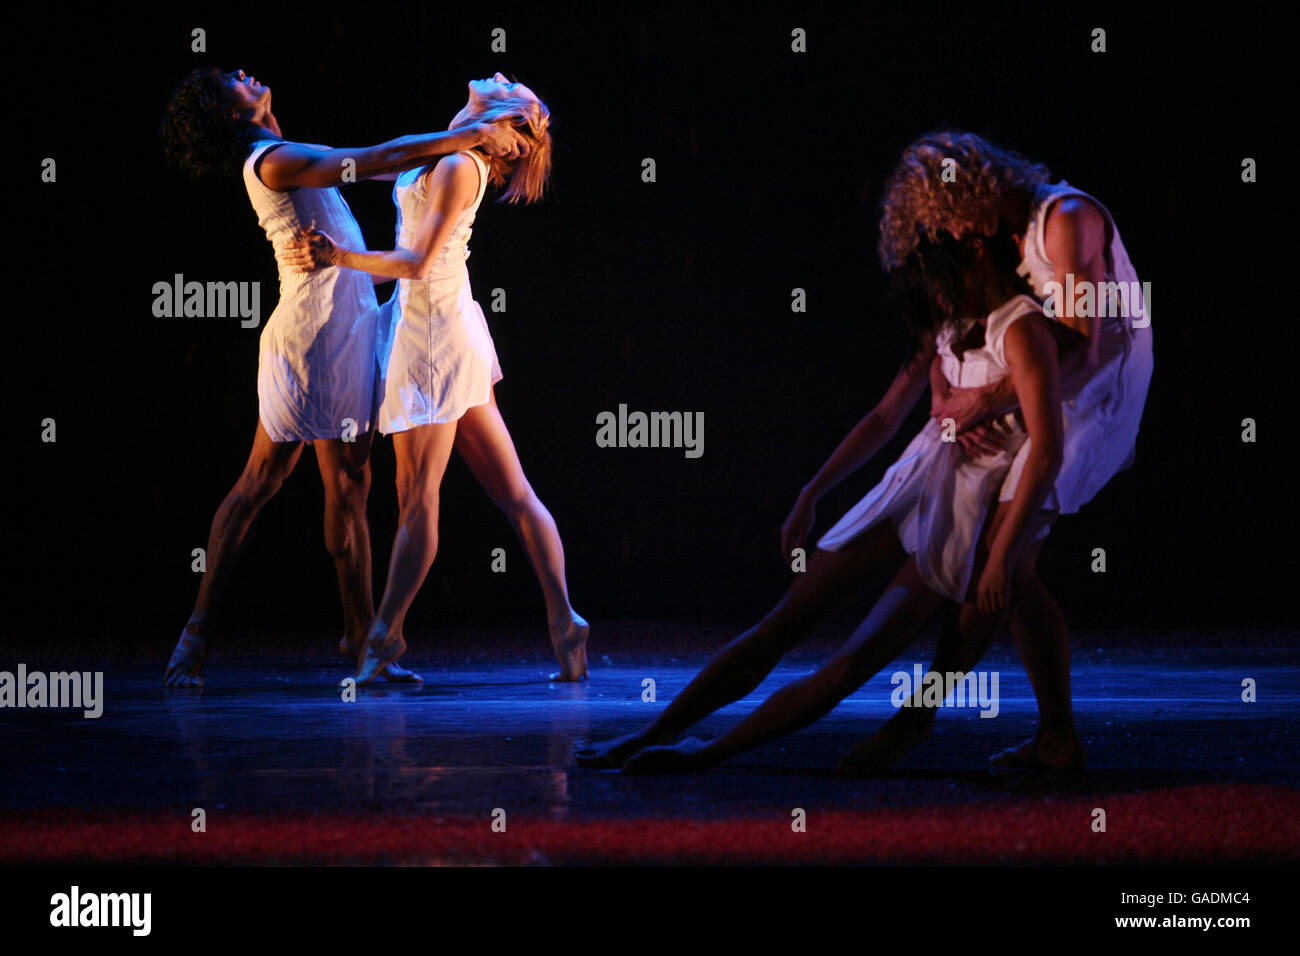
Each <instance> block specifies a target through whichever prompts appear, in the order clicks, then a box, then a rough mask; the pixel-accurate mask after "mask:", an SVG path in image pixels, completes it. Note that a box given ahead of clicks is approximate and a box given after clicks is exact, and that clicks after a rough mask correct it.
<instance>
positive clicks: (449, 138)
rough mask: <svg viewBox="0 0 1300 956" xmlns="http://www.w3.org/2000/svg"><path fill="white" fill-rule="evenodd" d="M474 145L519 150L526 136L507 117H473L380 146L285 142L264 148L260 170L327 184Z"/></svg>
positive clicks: (288, 181)
mask: <svg viewBox="0 0 1300 956" xmlns="http://www.w3.org/2000/svg"><path fill="white" fill-rule="evenodd" d="M476 146H479V147H482V148H483V149H484V150H486V151H487V152H488V153H490V154H491V155H493V156H520V155H526V154H527V152H528V143H527V141H525V140H524V138H523V137H522V136H520V135H519V133H517V132H516V131H515V130H514V128H513V127H511V126H510V125H509V124H508V123H507V122H504V121H503V122H497V123H476V124H474V125H473V126H464V127H461V128H460V129H453V130H443V131H442V132H440V133H424V134H419V135H415V136H399V137H398V138H397V139H390V140H388V142H386V143H380V144H379V145H378V146H360V147H356V148H353V149H347V148H332V149H318V148H316V147H312V146H307V145H305V144H303V143H285V144H284V145H283V146H281V147H279V148H277V149H275V150H272V151H271V152H269V153H267V154H266V158H265V159H263V160H262V163H261V166H260V167H259V171H258V175H259V176H260V177H261V179H262V182H263V183H265V184H266V185H267V186H269V187H270V188H271V189H279V190H287V189H296V188H298V187H300V186H307V187H310V188H315V189H325V188H328V187H330V186H341V185H343V182H344V180H343V174H344V172H345V171H350V172H351V173H352V174H353V175H354V176H355V178H357V179H371V178H374V177H377V176H384V175H387V174H390V173H399V172H402V171H403V170H407V169H413V168H415V167H416V166H421V165H423V164H425V163H427V162H428V161H429V160H430V159H432V158H433V157H435V156H441V155H443V154H445V153H455V152H458V151H459V150H462V149H473V148H474V147H476ZM349 161H350V162H349Z"/></svg>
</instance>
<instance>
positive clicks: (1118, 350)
mask: <svg viewBox="0 0 1300 956" xmlns="http://www.w3.org/2000/svg"><path fill="white" fill-rule="evenodd" d="M948 161H955V164H956V169H957V171H958V172H957V178H956V180H955V181H946V180H945V177H944V165H945V163H946V162H948ZM949 179H951V177H949ZM888 192H889V195H890V196H891V197H892V201H891V202H890V203H889V204H888V205H887V207H886V214H885V217H884V219H883V220H882V223H881V256H882V259H883V260H884V263H885V266H886V268H891V267H897V266H898V265H899V264H901V263H902V262H903V261H904V260H905V259H906V258H907V256H908V255H910V254H911V252H912V250H913V249H914V248H915V246H916V244H917V241H918V239H917V237H918V235H936V234H940V233H944V232H947V233H952V234H956V235H990V234H992V233H993V232H995V231H996V230H997V229H999V228H1001V227H1009V228H1011V229H1012V230H1013V232H1014V234H1015V236H1016V239H1017V241H1018V242H1019V243H1020V248H1021V255H1022V262H1021V265H1020V269H1019V272H1020V274H1021V275H1023V276H1025V277H1026V278H1027V279H1028V280H1029V282H1030V284H1031V285H1032V287H1033V289H1034V292H1035V294H1037V295H1038V296H1040V297H1041V298H1043V299H1047V300H1049V301H1050V302H1051V303H1052V306H1053V308H1052V311H1053V312H1054V313H1055V317H1056V318H1057V319H1058V321H1059V322H1060V327H1061V328H1062V329H1069V330H1071V331H1072V332H1073V333H1075V334H1076V341H1080V342H1082V343H1083V346H1082V347H1080V348H1076V349H1073V350H1071V351H1069V352H1066V353H1064V354H1063V362H1062V366H1061V377H1062V392H1063V394H1064V395H1065V396H1066V398H1067V399H1068V401H1067V402H1066V404H1065V406H1064V408H1063V414H1064V425H1065V446H1064V454H1063V459H1062V465H1061V472H1060V474H1059V475H1058V476H1057V479H1056V486H1055V488H1054V489H1053V490H1052V492H1051V493H1050V494H1049V495H1048V496H1047V498H1046V500H1045V501H1044V503H1043V512H1042V513H1041V514H1040V515H1039V516H1038V519H1037V521H1038V524H1039V528H1038V530H1037V532H1036V533H1035V535H1034V540H1033V541H1032V542H1030V543H1028V544H1027V545H1026V547H1025V549H1024V551H1023V553H1022V556H1021V560H1020V561H1019V562H1018V563H1017V565H1016V568H1015V571H1014V580H1013V587H1012V599H1011V603H1010V624H1011V633H1012V636H1013V639H1014V640H1015V643H1016V647H1017V650H1018V651H1019V653H1020V658H1021V660H1022V662H1023V663H1024V665H1025V670H1026V672H1027V673H1028V674H1029V678H1030V682H1031V683H1032V684H1033V687H1034V691H1035V695H1036V696H1037V699H1038V710H1039V727H1038V732H1037V734H1036V735H1035V736H1034V737H1033V738H1032V739H1030V740H1027V741H1025V742H1024V743H1022V744H1020V745H1019V746H1017V747H1013V748H1011V749H1009V750H1007V751H1004V752H1003V753H1001V754H998V755H996V756H994V757H993V759H992V764H993V766H994V767H1032V768H1057V769H1065V768H1077V767H1082V766H1083V764H1084V749H1083V744H1082V741H1081V740H1080V739H1079V735H1078V731H1077V730H1076V728H1075V722H1074V710H1073V707H1072V703H1071V692H1070V643H1069V631H1068V629H1067V628H1066V624H1065V617H1064V615H1063V614H1062V613H1061V609H1060V608H1059V607H1058V606H1057V604H1056V601H1055V600H1054V599H1053V598H1052V596H1051V594H1050V593H1049V592H1048V590H1047V588H1046V587H1045V586H1044V585H1043V582H1042V581H1041V580H1040V579H1039V577H1038V573H1037V570H1036V564H1037V559H1038V554H1039V552H1040V550H1041V548H1042V544H1043V540H1044V539H1045V538H1046V537H1047V535H1048V533H1049V531H1050V530H1051V526H1052V524H1053V522H1054V521H1055V518H1056V516H1057V515H1058V514H1073V513H1075V512H1077V511H1079V510H1080V509H1081V508H1082V507H1083V506H1084V505H1086V504H1087V503H1088V502H1089V501H1091V500H1092V498H1093V497H1094V496H1095V495H1096V494H1097V492H1099V491H1100V490H1101V489H1102V488H1103V487H1104V486H1105V485H1106V483H1107V482H1109V481H1110V480H1111V478H1113V477H1114V476H1115V474H1116V473H1117V472H1119V471H1121V470H1123V469H1124V468H1126V467H1128V465H1129V464H1131V463H1132V461H1133V458H1134V455H1135V441H1136V439H1137V433H1138V427H1139V425H1140V423H1141V420H1142V410H1143V407H1144V406H1145V404H1146V395H1147V388H1148V386H1149V385H1150V382H1151V374H1152V368H1153V358H1152V332H1151V328H1150V324H1151V316H1150V303H1149V302H1148V301H1146V299H1145V295H1144V289H1145V287H1144V286H1142V285H1140V283H1139V282H1138V277H1137V272H1136V270H1135V269H1134V268H1133V264H1132V262H1131V261H1130V260H1129V257H1128V253H1127V251H1126V250H1125V248H1124V243H1123V242H1122V241H1121V239H1120V236H1119V230H1118V229H1117V228H1116V226H1115V221H1114V219H1112V218H1111V215H1110V212H1109V211H1108V210H1107V209H1106V207H1105V206H1103V205H1102V204H1101V203H1100V202H1098V201H1097V200H1096V199H1094V198H1093V197H1092V196H1089V195H1088V194H1087V193H1085V192H1082V191H1081V190H1078V189H1075V188H1074V187H1072V186H1070V185H1069V184H1068V183H1066V182H1064V181H1062V182H1059V183H1052V181H1051V174H1050V173H1049V172H1048V170H1047V169H1046V168H1045V167H1043V166H1041V165H1037V164H1034V163H1030V162H1028V161H1026V160H1024V159H1023V158H1021V157H1020V156H1018V155H1016V154H1015V153H1013V152H1011V151H1009V150H1005V149H1002V148H1001V147H999V146H996V145H994V144H993V143H990V142H989V141H988V140H986V139H983V138H982V137H979V136H976V135H975V134H973V133H966V132H955V131H939V132H935V133H931V134H928V135H926V136H923V137H921V138H920V139H918V140H917V141H916V142H914V143H912V144H911V145H910V146H909V147H908V148H907V150H906V151H905V152H904V154H903V160H902V162H901V163H900V164H899V166H898V168H897V170H896V171H895V172H894V174H893V176H892V177H891V179H890V183H889V187H888ZM1072 292H1073V294H1071V293H1072ZM1078 336H1081V337H1082V338H1081V339H1079V338H1078ZM932 382H933V383H934V384H935V385H936V387H935V388H934V390H933V395H932V406H931V414H932V415H933V416H934V417H935V418H937V419H945V418H947V419H951V420H953V422H954V423H955V424H956V426H957V428H958V431H959V435H958V440H959V441H960V442H961V443H962V446H963V447H964V448H966V449H967V451H968V452H970V453H971V454H980V453H982V452H983V451H985V450H987V448H988V446H989V443H988V439H989V437H990V435H989V433H988V430H987V426H986V425H984V424H981V423H984V422H987V421H988V420H990V419H996V418H997V417H998V416H1001V415H1004V414H1006V413H1007V412H1009V411H1011V410H1013V409H1015V407H1016V399H1015V396H1014V395H1013V394H1012V393H1011V391H1010V389H1009V388H1008V387H1007V382H1006V381H1000V382H995V383H992V384H990V385H987V386H984V387H981V388H948V387H946V385H945V383H944V382H943V380H942V378H941V377H940V376H932ZM1028 451H1029V449H1028V448H1023V449H1021V451H1020V454H1019V455H1018V456H1017V458H1016V461H1015V462H1014V463H1013V464H1012V467H1011V470H1010V472H1009V473H1008V475H1007V478H1006V481H1005V482H1004V483H1003V486H1002V489H1001V492H1000V495H999V500H1000V501H1001V502H1002V503H1003V507H1005V503H1006V502H1009V501H1010V500H1011V499H1012V498H1013V497H1014V495H1015V491H1016V487H1017V483H1018V482H1019V480H1020V476H1021V474H1022V472H1023V468H1024V461H1025V457H1026V455H1027V454H1028ZM1000 510H1001V509H1000ZM960 614H961V617H960V622H959V625H958V626H957V627H954V628H951V629H948V630H945V631H944V632H943V636H942V637H941V638H940V643H939V647H938V648H937V649H936V652H935V657H934V661H933V662H932V664H931V670H934V671H937V672H940V673H955V672H967V671H969V670H970V669H971V668H973V667H974V666H975V664H976V662H977V661H978V660H979V658H980V657H981V656H982V655H983V653H984V651H985V650H986V649H987V648H988V646H989V644H990V643H991V641H992V640H993V638H994V637H995V636H996V634H997V632H998V630H999V628H1000V625H1001V622H1002V621H1001V616H1000V615H995V616H989V615H982V614H980V613H979V612H978V610H977V609H975V608H973V607H970V606H966V607H963V608H962V609H961V612H960ZM935 716H936V711H935V710H934V708H932V707H926V706H922V705H921V703H920V699H919V698H917V699H915V700H913V701H912V705H911V706H909V707H904V708H901V709H900V710H899V712H898V713H897V714H896V715H895V716H894V717H893V718H892V719H891V720H890V721H889V722H888V723H886V725H885V726H884V727H883V728H882V729H881V730H880V731H879V732H877V733H876V734H875V735H874V736H872V737H871V738H869V739H868V740H866V741H864V742H863V743H862V744H860V745H858V746H857V747H856V748H854V750H853V751H852V752H851V753H850V754H849V755H848V756H847V757H846V758H845V760H844V761H843V763H842V764H841V769H843V770H845V771H846V772H850V773H872V772H876V771H879V770H881V769H884V768H886V767H888V766H890V765H892V764H893V763H894V762H895V761H896V760H897V759H898V758H899V757H901V756H902V755H903V754H904V753H905V752H906V751H907V750H909V749H910V748H911V747H912V746H914V745H915V744H916V743H918V742H920V741H921V740H924V739H925V738H926V736H928V735H929V733H930V730H931V728H932V727H933V724H934V719H935Z"/></svg>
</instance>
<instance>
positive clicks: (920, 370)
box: [781, 339, 935, 557]
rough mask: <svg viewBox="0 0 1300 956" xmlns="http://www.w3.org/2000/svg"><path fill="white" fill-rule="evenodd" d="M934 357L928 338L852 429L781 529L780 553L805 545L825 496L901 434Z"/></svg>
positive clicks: (799, 498) (785, 553) (806, 486)
mask: <svg viewBox="0 0 1300 956" xmlns="http://www.w3.org/2000/svg"><path fill="white" fill-rule="evenodd" d="M934 356H935V346H934V340H933V339H927V340H926V341H925V342H924V343H923V345H922V347H921V348H920V349H919V350H918V351H917V352H916V354H915V355H913V356H912V357H911V358H910V359H908V361H907V363H906V364H905V365H904V366H903V367H902V368H901V369H899V370H898V374H897V375H895V376H894V381H893V382H892V383H891V384H890V386H889V388H888V390H887V391H886V392H885V396H884V398H882V399H881V400H880V401H879V403H877V405H876V407H875V408H873V409H872V410H871V411H870V412H868V413H867V414H866V415H865V416H864V417H863V418H862V420H861V421H859V422H858V423H857V424H856V425H855V426H853V430H852V431H850V432H849V433H848V435H847V436H845V438H844V440H843V441H842V442H840V444H839V446H838V447H837V448H836V449H835V451H834V452H832V453H831V456H830V458H828V459H826V463H825V464H824V465H822V466H821V468H819V469H818V470H817V474H815V475H814V476H813V477H812V479H811V480H810V481H809V482H808V484H806V485H804V487H803V490H801V491H800V492H799V497H798V499H797V500H796V501H795V506H794V508H793V509H792V510H791V512H790V516H789V517H788V518H787V519H786V521H785V524H784V525H782V527H781V550H782V553H783V554H784V555H785V556H786V557H788V556H789V554H790V552H791V551H793V550H794V549H795V548H798V547H801V546H802V545H803V542H804V539H805V538H806V537H807V534H808V531H809V530H810V529H811V528H812V525H813V519H814V517H815V510H816V507H817V502H818V501H820V500H821V499H822V496H823V495H825V494H826V493H827V492H828V491H830V490H831V489H832V488H834V487H835V486H836V485H838V484H839V483H840V482H841V481H843V480H844V479H845V478H846V477H847V476H849V475H851V474H852V473H853V472H855V471H857V470H858V469H859V468H861V467H862V466H863V465H864V464H865V463H866V462H867V461H868V460H869V459H870V458H871V457H872V456H873V455H874V454H875V453H876V452H878V451H880V449H881V448H882V447H884V445H885V444H886V443H887V442H888V441H889V440H890V439H891V438H893V437H894V435H895V434H896V433H897V432H898V427H899V426H900V425H901V424H902V423H903V419H904V418H906V417H907V413H908V412H910V411H911V410H912V407H913V406H914V405H916V400H917V399H918V398H920V397H921V393H922V392H923V391H925V387H926V385H928V384H929V382H930V362H931V360H932V359H933V358H934Z"/></svg>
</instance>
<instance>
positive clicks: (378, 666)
mask: <svg viewBox="0 0 1300 956" xmlns="http://www.w3.org/2000/svg"><path fill="white" fill-rule="evenodd" d="M405 653H406V640H405V638H403V637H402V635H401V634H387V635H385V634H384V633H383V632H381V631H371V633H370V636H369V637H367V638H366V642H365V643H364V644H363V645H361V653H360V654H359V655H358V657H357V673H356V675H355V678H354V679H355V680H356V682H357V683H358V684H369V683H370V682H371V681H372V680H374V679H375V678H376V677H378V676H380V672H381V671H383V670H384V668H386V667H387V666H388V665H390V664H392V663H393V662H394V661H396V660H397V659H398V658H399V657H401V656H402V655H403V654H405Z"/></svg>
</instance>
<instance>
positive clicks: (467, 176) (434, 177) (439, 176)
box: [422, 152, 479, 192]
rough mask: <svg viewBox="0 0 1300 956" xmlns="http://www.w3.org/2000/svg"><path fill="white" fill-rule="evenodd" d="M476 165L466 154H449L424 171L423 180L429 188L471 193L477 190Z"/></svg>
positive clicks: (477, 173) (477, 174)
mask: <svg viewBox="0 0 1300 956" xmlns="http://www.w3.org/2000/svg"><path fill="white" fill-rule="evenodd" d="M478 176H479V172H478V164H477V163H475V162H474V159H473V157H471V156H470V155H469V154H468V153H463V152H461V153H451V154H450V155H447V156H444V157H442V158H441V159H439V160H438V162H436V163H435V164H434V165H432V166H430V167H428V168H427V169H426V170H425V173H424V176H423V177H422V178H424V179H425V180H426V182H428V184H429V185H430V186H433V187H437V188H441V189H450V190H452V191H453V192H467V191H468V192H473V191H474V190H476V189H478Z"/></svg>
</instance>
